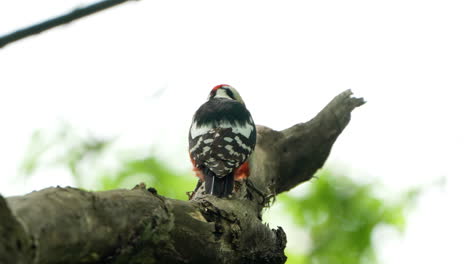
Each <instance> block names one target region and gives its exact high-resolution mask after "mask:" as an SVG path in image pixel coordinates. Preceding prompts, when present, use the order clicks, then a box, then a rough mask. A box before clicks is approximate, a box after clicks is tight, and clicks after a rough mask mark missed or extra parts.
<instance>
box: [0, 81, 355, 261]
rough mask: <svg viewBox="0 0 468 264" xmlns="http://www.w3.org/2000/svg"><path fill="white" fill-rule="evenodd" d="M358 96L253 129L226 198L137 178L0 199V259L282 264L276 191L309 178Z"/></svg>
mask: <svg viewBox="0 0 468 264" xmlns="http://www.w3.org/2000/svg"><path fill="white" fill-rule="evenodd" d="M363 103H364V101H363V100H362V99H360V98H354V97H351V91H349V90H348V91H345V92H343V93H342V94H340V95H338V96H337V97H335V98H334V99H333V100H332V101H331V102H330V103H329V104H328V105H327V106H326V107H325V108H324V109H323V110H322V111H321V112H320V113H319V114H318V115H317V116H316V117H315V118H313V119H312V120H310V121H308V122H306V123H303V124H297V125H295V126H293V127H291V128H289V129H286V130H283V131H274V130H272V129H270V128H267V127H263V126H258V130H257V133H258V139H257V147H256V151H255V153H254V154H253V156H252V158H251V164H252V166H251V176H250V177H249V180H247V181H244V182H242V183H238V184H236V190H237V191H236V192H235V194H234V195H233V196H232V197H230V198H227V199H219V198H217V197H213V196H209V195H205V194H203V188H200V189H199V190H197V192H196V193H195V194H194V195H193V196H192V199H191V200H190V201H180V200H173V199H169V198H166V197H163V196H160V195H158V194H157V191H156V190H155V189H153V188H149V189H146V186H144V184H140V185H138V186H136V187H135V188H134V189H133V190H112V191H103V192H88V191H83V190H80V189H76V188H71V187H67V188H60V187H57V188H47V189H44V190H41V191H37V192H32V193H30V194H27V195H24V196H18V197H10V198H7V199H6V200H5V199H3V198H2V197H1V196H0V217H1V224H0V263H145V264H146V263H202V262H203V263H284V262H285V261H286V257H285V255H284V248H285V246H286V234H285V233H284V232H283V230H282V229H281V227H278V228H277V229H270V228H269V227H268V225H267V224H264V223H262V210H263V209H264V207H265V206H269V205H270V201H271V199H272V198H274V197H275V196H276V195H277V194H279V193H281V192H284V191H287V190H289V189H291V188H293V187H294V186H296V185H298V184H299V183H301V182H304V181H307V180H309V179H310V178H311V177H312V176H313V174H314V173H315V172H316V171H317V170H318V169H319V168H320V167H321V166H322V165H323V164H324V162H325V160H326V158H327V156H328V154H329V152H330V150H331V147H332V145H333V143H334V142H335V140H336V138H337V137H338V135H339V134H340V133H341V132H342V130H343V129H344V128H345V127H346V125H347V124H348V122H349V120H350V113H351V111H352V110H353V109H354V108H355V107H358V106H360V105H362V104H363Z"/></svg>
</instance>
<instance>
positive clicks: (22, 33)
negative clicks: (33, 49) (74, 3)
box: [0, 0, 135, 48]
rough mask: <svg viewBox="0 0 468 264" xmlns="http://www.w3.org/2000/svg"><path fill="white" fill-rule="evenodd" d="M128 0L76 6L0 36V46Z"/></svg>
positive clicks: (111, 0) (113, 0)
mask: <svg viewBox="0 0 468 264" xmlns="http://www.w3.org/2000/svg"><path fill="white" fill-rule="evenodd" d="M129 1H135V0H104V1H101V2H98V3H95V4H92V5H89V6H86V7H83V8H77V9H75V10H73V11H72V12H70V13H68V14H65V15H62V16H59V17H55V18H52V19H49V20H47V21H44V22H42V23H39V24H36V25H33V26H30V27H27V28H24V29H20V30H17V31H15V32H12V33H10V34H7V35H5V36H2V37H0V48H3V47H5V46H6V45H8V44H10V43H12V42H15V41H17V40H20V39H23V38H26V37H29V36H32V35H35V34H39V33H41V32H43V31H45V30H48V29H51V28H54V27H56V26H60V25H63V24H67V23H70V22H71V21H73V20H76V19H79V18H82V17H85V16H88V15H91V14H94V13H96V12H99V11H102V10H105V9H107V8H110V7H113V6H116V5H118V4H122V3H125V2H129Z"/></svg>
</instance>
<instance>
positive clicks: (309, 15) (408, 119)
mask: <svg viewBox="0 0 468 264" xmlns="http://www.w3.org/2000/svg"><path fill="white" fill-rule="evenodd" d="M90 2H91V1H78V0H68V1H63V0H60V1H59V0H44V1H32V0H3V1H1V2H0V34H5V33H8V32H10V31H12V30H14V29H18V28H20V27H23V26H27V25H29V24H31V23H35V22H39V21H42V20H43V19H46V18H49V17H51V16H54V15H58V14H61V13H62V12H65V11H68V10H70V9H73V8H75V7H77V6H79V5H84V4H86V3H90ZM467 14H468V4H467V3H466V2H465V1H450V0H449V1H408V0H405V1H400V0H396V1H395V0H394V1H287V2H286V1H272V0H270V1H235V2H234V1H221V0H217V1H203V0H200V1H150V0H142V1H138V2H132V3H129V4H124V5H122V6H120V7H117V8H113V9H111V10H108V11H105V12H102V13H100V14H97V15H93V16H91V17H88V18H85V19H81V20H80V21H77V22H75V23H72V24H69V25H67V26H63V27H60V28H57V29H54V30H51V31H48V32H46V33H43V34H40V35H38V36H35V37H32V38H28V39H25V40H23V41H20V42H17V43H14V44H11V45H9V46H7V47H6V48H4V49H1V50H0V80H1V88H0V89H1V90H0V91H1V92H0V95H1V96H0V120H1V121H2V128H3V129H2V133H1V136H0V145H1V146H2V148H1V149H0V160H1V161H2V164H1V165H0V173H1V175H2V176H1V177H0V193H1V194H2V195H6V196H8V195H14V194H23V193H27V192H29V191H32V190H34V189H41V188H44V187H47V186H51V185H53V186H55V185H69V184H71V180H70V178H69V177H68V176H66V175H64V173H63V172H62V171H55V172H49V174H47V175H37V176H36V177H34V178H33V179H31V180H30V181H28V182H25V181H24V180H18V178H17V176H16V175H17V172H16V170H17V167H18V165H19V161H20V160H21V158H22V157H23V155H24V152H25V147H26V145H27V143H28V142H29V139H30V136H31V133H32V132H33V131H34V130H35V129H38V128H45V129H47V128H52V127H55V126H56V125H57V123H58V120H66V121H68V122H70V123H71V124H72V125H75V126H77V127H79V128H82V129H88V130H90V131H93V132H94V133H95V134H97V135H99V136H105V137H110V136H119V137H120V140H119V145H120V146H121V147H122V148H138V147H139V146H141V147H143V146H147V145H149V144H153V143H155V144H156V145H157V146H158V147H159V149H158V153H159V154H160V155H161V156H163V157H164V158H165V159H167V160H168V161H169V162H170V163H171V164H173V165H174V166H175V167H177V168H180V169H187V168H188V167H189V162H188V160H187V159H185V157H186V156H185V155H186V154H185V153H184V152H185V149H186V134H187V129H188V126H189V124H190V119H191V117H192V114H193V112H194V111H195V110H196V108H197V107H198V106H199V105H200V104H201V103H202V102H203V101H204V100H205V99H206V97H207V94H208V92H209V90H210V89H211V87H213V86H214V85H216V84H219V83H228V84H231V85H233V86H234V87H236V88H237V89H238V90H239V91H240V93H241V94H242V96H243V98H244V100H245V102H246V104H247V106H248V108H249V109H250V111H251V112H252V114H253V116H254V119H255V121H256V123H258V124H262V125H267V126H270V127H272V128H275V129H283V128H286V127H289V126H291V125H293V124H295V123H298V122H304V121H306V120H308V119H310V118H311V117H313V116H314V115H315V114H316V113H317V112H318V111H319V110H320V109H321V108H322V107H323V106H324V105H325V104H326V103H328V102H329V100H330V99H331V98H333V96H335V95H336V94H338V93H339V92H341V91H343V90H345V89H347V88H352V89H353V91H354V92H355V94H356V95H357V96H363V97H365V99H366V100H367V101H368V103H367V104H366V105H365V106H363V107H361V108H359V109H357V110H356V111H355V112H354V113H353V119H352V122H351V124H350V125H349V126H348V127H347V128H346V130H345V132H344V134H343V135H341V137H340V138H339V140H338V141H337V143H336V145H335V147H334V149H333V151H332V153H331V156H330V158H329V161H328V162H327V165H328V166H333V165H341V166H342V167H344V168H346V169H347V170H350V173H351V174H352V175H353V177H356V178H361V179H363V178H364V177H365V179H363V180H366V181H367V180H368V179H371V180H374V179H377V180H379V181H380V182H381V183H382V185H383V186H385V188H386V190H387V191H388V192H389V193H394V192H397V191H398V190H404V189H406V188H409V187H412V186H415V185H419V184H423V185H430V184H432V183H433V182H435V181H437V180H439V179H440V178H441V177H445V178H446V184H445V185H444V187H442V188H431V189H430V191H428V192H427V193H426V194H425V195H424V196H423V197H422V199H421V200H420V202H419V203H418V206H417V208H416V209H415V211H414V212H413V213H412V214H411V215H410V218H409V225H408V229H407V232H406V234H405V235H404V237H399V236H398V235H397V234H394V233H391V232H389V231H385V230H381V231H379V232H377V234H376V239H377V240H379V241H381V243H380V244H379V245H380V246H379V252H380V255H381V257H382V259H383V263H411V264H413V263H426V264H429V263H441V262H444V263H459V261H460V260H461V259H466V257H465V254H464V247H465V246H466V244H467V243H468V228H467V227H466V223H467V222H468V213H467V206H466V201H467V199H466V195H465V193H466V191H465V189H466V186H467V184H468V180H467V177H468V174H467V172H466V168H465V167H466V164H467V160H466V157H467V154H468V153H467V149H468V136H467V134H468V125H467V118H466V117H465V114H466V113H467V107H466V97H465V94H466V91H467V88H468V78H467V77H468V48H467V47H468V34H467V32H468V16H467ZM158 91H162V94H161V96H160V97H159V98H154V97H153V95H154V94H155V93H156V92H158ZM181 157H182V158H181ZM274 221H275V222H274V223H272V224H271V225H272V226H275V225H282V224H283V223H284V222H282V221H286V220H282V219H275V220H274ZM291 232H294V231H291ZM299 239H301V238H300V236H299V238H297V239H296V240H299ZM294 240H295V239H294V237H291V236H290V237H289V241H290V243H292V245H294V243H296V244H300V243H301V241H298V242H299V243H297V242H294Z"/></svg>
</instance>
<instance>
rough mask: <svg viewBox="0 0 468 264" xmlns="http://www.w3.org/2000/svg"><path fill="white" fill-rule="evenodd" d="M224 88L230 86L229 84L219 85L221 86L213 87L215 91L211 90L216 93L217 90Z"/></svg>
mask: <svg viewBox="0 0 468 264" xmlns="http://www.w3.org/2000/svg"><path fill="white" fill-rule="evenodd" d="M223 86H229V85H228V84H219V85H216V86H215V87H213V89H211V90H212V91H216V90H218V89H219V88H221V87H223Z"/></svg>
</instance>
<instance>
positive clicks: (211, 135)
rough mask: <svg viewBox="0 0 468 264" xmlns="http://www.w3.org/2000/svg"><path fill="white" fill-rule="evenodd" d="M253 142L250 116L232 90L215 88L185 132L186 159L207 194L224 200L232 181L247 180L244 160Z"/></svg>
mask: <svg viewBox="0 0 468 264" xmlns="http://www.w3.org/2000/svg"><path fill="white" fill-rule="evenodd" d="M256 138H257V132H256V129H255V124H254V121H253V120H252V116H251V115H250V112H249V110H247V108H246V107H245V104H244V101H243V100H242V98H241V97H240V95H239V93H238V92H237V91H236V89H234V88H233V87H232V86H230V85H226V84H221V85H217V86H215V87H214V88H213V89H212V90H211V92H210V95H209V97H208V101H207V102H205V103H204V104H203V105H201V106H200V108H199V109H198V110H197V111H196V112H195V115H194V116H193V120H192V125H191V126H190V132H189V154H190V159H191V160H192V163H193V166H194V171H196V173H197V176H198V177H199V178H200V181H201V182H205V192H206V193H207V194H212V195H216V196H218V197H226V196H228V195H230V194H231V193H232V191H233V188H234V180H240V179H243V178H247V177H248V176H249V172H250V171H249V163H248V161H247V160H248V158H249V156H250V155H251V154H252V152H253V151H254V149H255V143H256Z"/></svg>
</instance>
